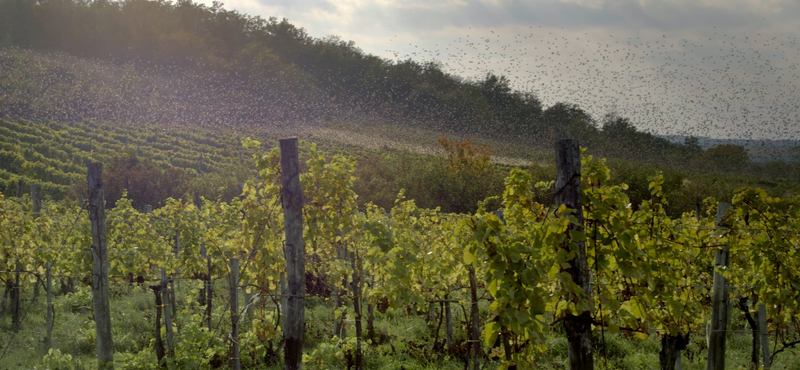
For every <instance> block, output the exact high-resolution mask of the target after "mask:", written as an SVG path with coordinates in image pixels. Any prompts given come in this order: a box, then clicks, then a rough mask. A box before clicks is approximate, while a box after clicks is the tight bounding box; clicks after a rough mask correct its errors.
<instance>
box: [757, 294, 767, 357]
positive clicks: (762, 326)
mask: <svg viewBox="0 0 800 370" xmlns="http://www.w3.org/2000/svg"><path fill="white" fill-rule="evenodd" d="M758 330H759V331H760V334H761V357H762V363H763V364H764V369H769V367H770V357H769V332H768V331H767V306H765V305H764V304H763V303H759V304H758Z"/></svg>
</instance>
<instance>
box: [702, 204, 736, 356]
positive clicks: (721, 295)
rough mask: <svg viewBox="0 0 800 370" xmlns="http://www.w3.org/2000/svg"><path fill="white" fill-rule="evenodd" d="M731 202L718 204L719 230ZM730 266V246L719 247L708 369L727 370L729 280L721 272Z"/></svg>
mask: <svg viewBox="0 0 800 370" xmlns="http://www.w3.org/2000/svg"><path fill="white" fill-rule="evenodd" d="M730 206H731V205H730V203H724V202H721V203H719V204H718V205H717V221H716V226H717V229H718V232H721V230H722V229H724V228H726V225H727V223H726V219H725V214H726V213H727V211H728V208H730ZM727 266H728V246H724V247H722V249H717V250H716V253H715V255H714V287H713V292H712V296H711V297H712V306H711V331H710V333H709V337H708V362H707V363H706V364H707V365H706V370H725V339H726V337H727V334H728V333H727V330H728V282H727V279H725V276H723V275H722V273H720V272H719V270H720V269H724V268H725V267H727Z"/></svg>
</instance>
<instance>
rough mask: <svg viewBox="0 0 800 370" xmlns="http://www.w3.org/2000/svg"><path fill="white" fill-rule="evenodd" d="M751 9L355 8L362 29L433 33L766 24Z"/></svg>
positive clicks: (546, 1)
mask: <svg viewBox="0 0 800 370" xmlns="http://www.w3.org/2000/svg"><path fill="white" fill-rule="evenodd" d="M754 9H759V8H754V7H750V6H741V7H728V6H724V3H720V4H714V3H711V4H703V3H702V2H701V3H688V2H675V1H636V0H613V1H602V2H597V1H595V2H581V1H577V2H572V1H554V0H537V1H520V0H510V1H502V0H501V1H497V2H492V3H487V2H482V1H469V2H438V3H436V2H433V3H429V4H427V5H414V6H409V5H407V4H403V3H402V2H395V3H390V4H385V3H383V4H381V3H377V2H367V3H363V4H362V5H361V6H358V7H356V8H355V12H356V14H355V16H354V17H353V18H354V19H355V20H357V22H358V25H357V27H359V28H364V27H375V26H383V27H385V28H391V29H408V28H416V29H424V30H435V29H440V28H443V27H447V26H455V27H470V26H471V27H503V26H508V25H537V26H543V27H564V28H570V29H591V28H597V27H607V28H615V29H658V30H661V31H671V30H680V29H686V28H694V27H707V26H709V25H716V26H718V27H746V26H759V25H761V26H763V25H764V24H765V22H764V20H762V18H761V17H759V16H758V15H759V14H760V13H758V12H755V13H754ZM762 12H763V10H762Z"/></svg>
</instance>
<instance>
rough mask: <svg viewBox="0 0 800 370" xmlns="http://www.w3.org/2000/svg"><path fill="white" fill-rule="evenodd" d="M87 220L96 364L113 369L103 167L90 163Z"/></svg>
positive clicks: (101, 367)
mask: <svg viewBox="0 0 800 370" xmlns="http://www.w3.org/2000/svg"><path fill="white" fill-rule="evenodd" d="M86 178H87V185H88V193H89V205H88V207H87V209H88V212H89V220H90V222H91V224H92V250H91V252H92V305H93V306H94V324H95V331H96V334H97V343H96V344H97V364H98V367H99V368H100V369H113V368H114V341H113V340H112V337H111V308H110V306H109V296H108V249H107V244H106V243H107V242H106V208H105V197H104V196H103V164H102V163H91V164H89V166H88V171H87V176H86Z"/></svg>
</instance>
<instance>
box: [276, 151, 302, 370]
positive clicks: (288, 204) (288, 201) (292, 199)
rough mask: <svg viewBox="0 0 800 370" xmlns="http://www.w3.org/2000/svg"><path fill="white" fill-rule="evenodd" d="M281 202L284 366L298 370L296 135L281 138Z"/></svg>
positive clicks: (299, 289) (299, 242) (299, 267)
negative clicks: (285, 283)
mask: <svg viewBox="0 0 800 370" xmlns="http://www.w3.org/2000/svg"><path fill="white" fill-rule="evenodd" d="M280 149H281V205H282V207H283V220H284V233H285V235H286V244H285V246H284V251H283V253H284V256H285V258H286V274H287V280H288V287H287V288H288V289H287V292H286V293H287V295H288V297H287V299H286V302H287V304H286V332H285V334H284V338H285V339H286V346H285V347H284V364H285V365H284V369H285V370H298V369H301V368H302V366H303V362H302V361H303V334H304V333H303V327H304V326H305V303H304V301H305V295H306V270H305V244H304V242H303V189H302V188H301V187H300V160H299V157H298V149H297V138H291V139H282V140H280Z"/></svg>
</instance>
